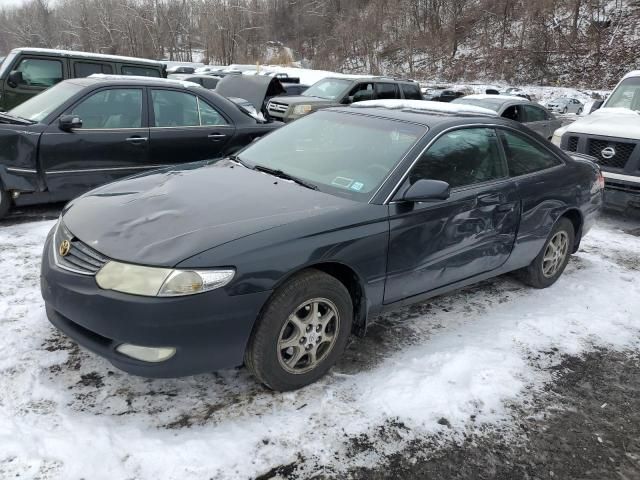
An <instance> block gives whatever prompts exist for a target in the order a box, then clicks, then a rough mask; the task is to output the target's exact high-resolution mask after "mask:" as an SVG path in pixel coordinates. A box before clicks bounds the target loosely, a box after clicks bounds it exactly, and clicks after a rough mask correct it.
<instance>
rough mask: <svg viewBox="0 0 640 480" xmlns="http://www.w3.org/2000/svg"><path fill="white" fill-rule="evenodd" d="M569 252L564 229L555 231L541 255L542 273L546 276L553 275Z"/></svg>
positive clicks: (567, 237)
mask: <svg viewBox="0 0 640 480" xmlns="http://www.w3.org/2000/svg"><path fill="white" fill-rule="evenodd" d="M568 252H569V235H567V232H565V231H564V230H560V231H559V232H557V233H556V234H555V235H554V236H553V237H552V238H551V241H550V242H549V244H548V245H547V248H546V249H545V251H544V256H543V257H542V274H543V275H544V276H545V277H546V278H551V277H553V276H554V275H555V274H556V273H558V270H560V268H561V267H562V265H563V264H564V261H565V259H566V258H567V253H568Z"/></svg>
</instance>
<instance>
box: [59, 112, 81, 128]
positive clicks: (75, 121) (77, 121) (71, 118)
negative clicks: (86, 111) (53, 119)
mask: <svg viewBox="0 0 640 480" xmlns="http://www.w3.org/2000/svg"><path fill="white" fill-rule="evenodd" d="M58 127H60V130H62V131H64V132H71V131H73V129H74V128H82V119H81V118H80V117H76V116H75V115H63V116H61V117H60V120H58Z"/></svg>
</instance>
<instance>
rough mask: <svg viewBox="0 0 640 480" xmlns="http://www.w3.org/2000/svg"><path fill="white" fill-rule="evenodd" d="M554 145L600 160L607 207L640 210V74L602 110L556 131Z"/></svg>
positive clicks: (630, 76)
mask: <svg viewBox="0 0 640 480" xmlns="http://www.w3.org/2000/svg"><path fill="white" fill-rule="evenodd" d="M552 141H553V143H555V144H556V145H558V146H559V147H560V148H562V149H563V150H566V151H569V152H577V153H583V154H586V155H591V156H592V157H595V158H596V159H597V162H598V163H599V164H600V167H601V168H602V173H603V174H604V177H605V204H606V205H607V206H609V207H612V208H616V209H620V210H627V209H630V208H640V70H635V71H633V72H630V73H628V74H627V75H625V76H624V78H623V79H622V80H621V81H620V83H618V85H617V86H616V88H615V89H614V90H613V92H612V93H611V95H610V96H609V98H608V99H607V100H606V101H605V102H604V104H603V105H602V107H601V108H600V109H599V110H596V111H595V112H593V113H592V114H591V115H589V116H586V117H583V118H580V119H579V120H577V121H576V122H574V123H572V124H570V125H567V126H564V127H561V128H559V129H558V130H556V131H555V133H554V135H553V140H552Z"/></svg>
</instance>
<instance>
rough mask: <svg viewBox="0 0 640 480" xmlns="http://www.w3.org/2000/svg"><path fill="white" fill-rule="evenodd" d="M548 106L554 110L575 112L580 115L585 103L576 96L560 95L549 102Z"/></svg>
mask: <svg viewBox="0 0 640 480" xmlns="http://www.w3.org/2000/svg"><path fill="white" fill-rule="evenodd" d="M547 108H548V109H549V110H551V111H552V112H558V113H575V114H577V115H580V114H581V113H582V111H583V110H584V105H583V104H582V102H580V101H579V100H576V99H575V98H568V97H560V98H556V99H554V100H551V101H550V102H547Z"/></svg>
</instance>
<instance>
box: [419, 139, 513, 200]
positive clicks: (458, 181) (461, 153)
mask: <svg viewBox="0 0 640 480" xmlns="http://www.w3.org/2000/svg"><path fill="white" fill-rule="evenodd" d="M506 176H507V169H506V166H505V164H504V161H503V159H502V155H501V153H500V147H499V145H498V138H497V136H496V133H495V131H494V130H493V129H491V128H465V129H461V130H455V131H453V132H449V133H447V134H445V135H443V136H442V137H440V138H439V139H438V140H436V142H435V143H434V144H433V145H431V147H429V150H427V151H426V152H425V153H424V154H423V155H422V157H420V159H419V160H418V162H417V163H416V165H415V166H414V167H413V169H412V170H411V173H410V174H409V181H410V183H411V184H413V183H415V182H416V181H417V180H420V179H430V180H442V181H444V182H447V183H448V184H449V185H450V186H451V188H456V187H464V186H467V185H474V184H476V183H482V182H488V181H491V180H497V179H500V178H505V177H506Z"/></svg>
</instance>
